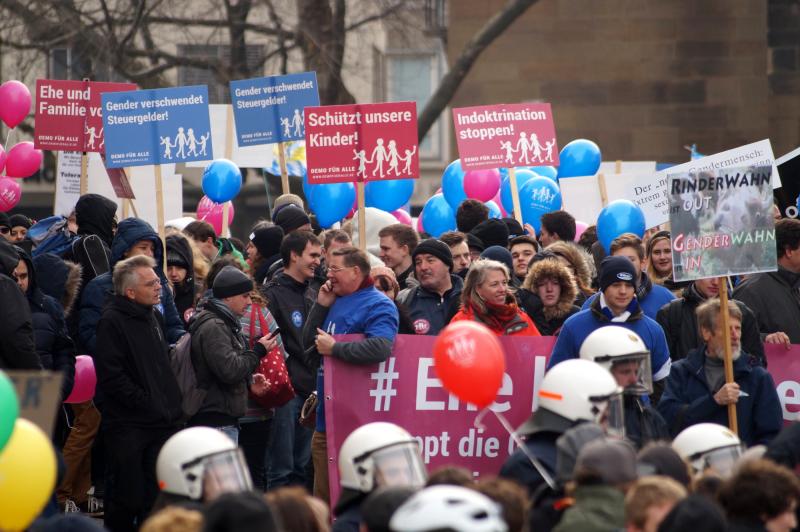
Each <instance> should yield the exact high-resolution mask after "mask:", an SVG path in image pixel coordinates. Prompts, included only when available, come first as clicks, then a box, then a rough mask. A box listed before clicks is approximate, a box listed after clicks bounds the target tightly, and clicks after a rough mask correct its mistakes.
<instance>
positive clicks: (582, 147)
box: [558, 139, 603, 179]
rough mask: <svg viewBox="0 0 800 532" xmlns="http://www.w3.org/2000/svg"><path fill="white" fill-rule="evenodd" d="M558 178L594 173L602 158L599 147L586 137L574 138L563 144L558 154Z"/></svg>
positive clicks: (598, 167)
mask: <svg viewBox="0 0 800 532" xmlns="http://www.w3.org/2000/svg"><path fill="white" fill-rule="evenodd" d="M558 158H559V167H558V178H559V179H561V178H562V177H575V176H584V175H595V174H596V173H597V170H599V169H600V162H601V161H602V160H603V158H602V155H601V154H600V148H599V147H598V146H597V144H595V143H594V142H592V141H591V140H586V139H576V140H573V141H572V142H570V143H569V144H567V145H566V146H564V148H563V149H562V150H561V153H560V154H559V156H558Z"/></svg>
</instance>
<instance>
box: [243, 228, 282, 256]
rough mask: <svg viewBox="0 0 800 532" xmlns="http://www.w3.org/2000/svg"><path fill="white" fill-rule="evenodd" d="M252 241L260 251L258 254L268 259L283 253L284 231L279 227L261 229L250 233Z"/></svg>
mask: <svg viewBox="0 0 800 532" xmlns="http://www.w3.org/2000/svg"><path fill="white" fill-rule="evenodd" d="M250 241H251V242H252V243H253V245H254V246H255V247H256V249H257V250H258V254H259V255H261V256H262V257H264V258H265V259H268V258H270V257H273V256H275V255H277V254H279V253H280V252H281V242H283V229H281V227H280V226H278V225H270V226H268V227H259V228H258V229H256V230H255V231H253V232H252V233H250Z"/></svg>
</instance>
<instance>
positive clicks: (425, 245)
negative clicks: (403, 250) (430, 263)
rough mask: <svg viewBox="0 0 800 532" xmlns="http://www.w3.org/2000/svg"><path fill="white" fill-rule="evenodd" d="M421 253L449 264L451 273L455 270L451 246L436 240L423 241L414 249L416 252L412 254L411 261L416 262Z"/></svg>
mask: <svg viewBox="0 0 800 532" xmlns="http://www.w3.org/2000/svg"><path fill="white" fill-rule="evenodd" d="M421 253H427V254H428V255H433V256H434V257H436V258H437V259H439V260H440V261H442V262H444V263H445V264H447V266H448V267H449V268H450V271H452V270H453V252H452V251H450V246H448V245H447V244H445V243H444V242H442V241H441V240H437V239H435V238H428V239H427V240H423V241H422V242H420V243H419V244H417V247H416V249H414V252H413V253H412V254H411V260H413V261H415V262H416V260H417V255H420V254H421Z"/></svg>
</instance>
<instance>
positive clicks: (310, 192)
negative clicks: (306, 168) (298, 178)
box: [303, 177, 319, 212]
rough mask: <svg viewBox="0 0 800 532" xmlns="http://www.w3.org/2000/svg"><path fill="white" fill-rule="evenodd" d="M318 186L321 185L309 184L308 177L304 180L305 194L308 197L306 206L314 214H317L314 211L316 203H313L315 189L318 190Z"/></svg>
mask: <svg viewBox="0 0 800 532" xmlns="http://www.w3.org/2000/svg"><path fill="white" fill-rule="evenodd" d="M318 186H319V185H312V184H311V183H309V182H308V178H307V177H304V178H303V194H304V195H305V197H306V204H307V206H308V209H309V210H311V211H314V212H316V209H314V201H313V197H314V189H315V188H317V187H318Z"/></svg>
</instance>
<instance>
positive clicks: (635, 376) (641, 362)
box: [608, 353, 653, 395]
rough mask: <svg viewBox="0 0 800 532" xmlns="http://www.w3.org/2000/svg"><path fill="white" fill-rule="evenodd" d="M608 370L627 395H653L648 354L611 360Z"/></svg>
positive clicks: (631, 355)
mask: <svg viewBox="0 0 800 532" xmlns="http://www.w3.org/2000/svg"><path fill="white" fill-rule="evenodd" d="M609 362H610V367H609V368H608V370H609V371H610V372H611V374H612V375H613V376H614V379H616V381H617V384H619V385H620V386H622V388H623V390H624V392H625V393H626V394H628V395H649V394H651V393H653V371H652V368H651V365H650V353H635V354H630V355H624V356H615V357H613V358H611V360H610V361H609Z"/></svg>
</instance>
